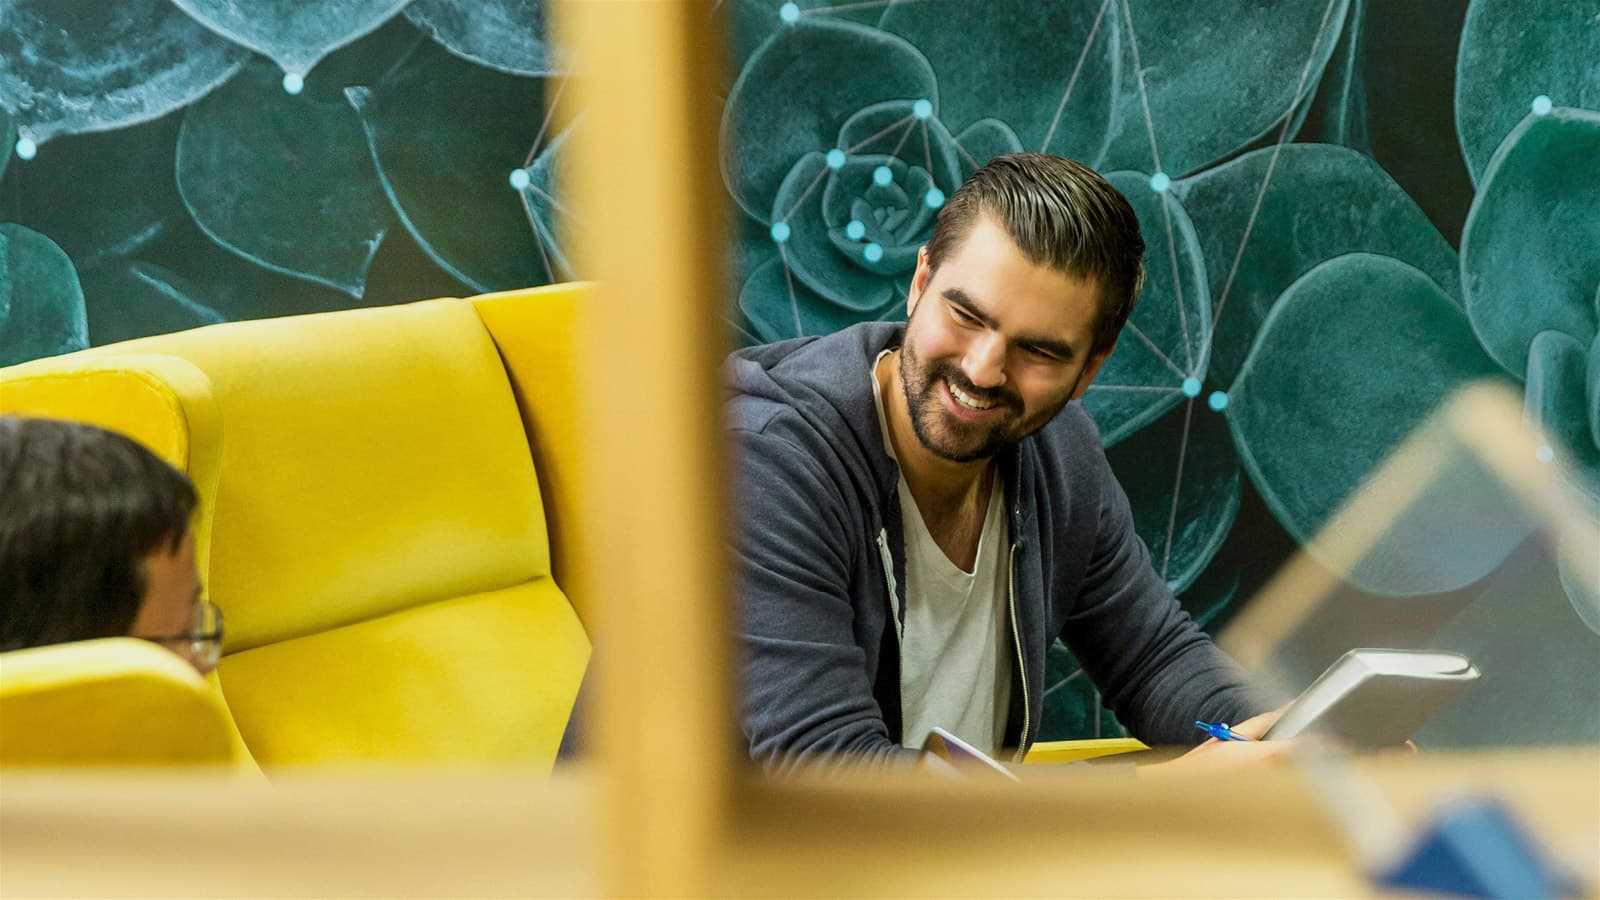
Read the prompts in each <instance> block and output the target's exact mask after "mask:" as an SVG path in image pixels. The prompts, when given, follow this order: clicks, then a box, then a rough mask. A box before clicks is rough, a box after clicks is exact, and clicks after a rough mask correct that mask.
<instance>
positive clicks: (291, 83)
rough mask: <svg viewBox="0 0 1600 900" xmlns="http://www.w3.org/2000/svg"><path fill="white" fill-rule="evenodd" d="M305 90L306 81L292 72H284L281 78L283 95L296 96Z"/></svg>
mask: <svg viewBox="0 0 1600 900" xmlns="http://www.w3.org/2000/svg"><path fill="white" fill-rule="evenodd" d="M305 89H306V80H305V79H304V78H301V77H300V76H299V75H296V74H295V73H293V72H285V73H284V76H283V90H284V92H285V93H289V94H298V93H300V92H301V91H303V90H305Z"/></svg>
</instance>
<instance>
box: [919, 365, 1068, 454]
mask: <svg viewBox="0 0 1600 900" xmlns="http://www.w3.org/2000/svg"><path fill="white" fill-rule="evenodd" d="M1080 377H1082V376H1081V375H1080ZM900 381H901V384H902V385H904V387H905V392H906V409H907V410H908V411H909V413H910V414H911V429H912V430H913V431H914V432H916V435H917V440H919V441H921V442H922V446H924V447H926V448H927V449H928V451H929V452H930V453H932V454H933V455H935V456H937V457H939V458H940V459H943V460H947V461H949V462H955V463H968V462H976V461H978V460H980V459H989V458H990V457H993V456H995V455H996V454H998V453H1000V452H1001V451H1004V450H1007V449H1010V448H1011V447H1014V446H1016V444H1017V443H1018V442H1019V441H1021V440H1022V439H1023V438H1026V437H1027V436H1028V435H1030V434H1033V433H1034V432H1035V431H1038V430H1039V429H1041V428H1043V427H1044V426H1045V425H1046V424H1047V423H1049V421H1050V420H1051V419H1053V418H1055V416H1056V413H1058V412H1060V411H1061V408H1062V407H1064V406H1066V404H1067V401H1068V400H1069V399H1071V397H1072V390H1069V391H1068V392H1067V394H1066V396H1065V397H1063V398H1061V400H1060V402H1059V403H1054V404H1051V405H1049V406H1047V407H1045V408H1044V409H1042V410H1040V414H1038V415H1035V416H1031V417H1028V416H1026V412H1027V410H1026V408H1025V406H1024V404H1023V402H1022V398H1021V397H1019V396H1017V395H1016V394H1015V393H1013V392H1011V391H1009V390H1006V389H1005V388H1003V387H1002V388H998V389H993V390H983V389H981V388H978V387H977V386H975V385H973V384H972V382H970V381H968V380H967V377H966V376H965V375H963V374H961V369H960V367H959V366H957V365H956V364H955V363H952V362H949V361H948V360H941V361H939V362H936V363H933V364H931V365H928V366H924V365H923V363H922V359H921V357H919V356H918V355H917V353H916V351H915V350H914V349H912V347H911V344H910V342H909V341H908V342H907V343H906V345H905V346H904V347H902V348H901V349H900ZM941 381H943V382H946V383H948V384H950V385H952V386H954V387H955V388H956V389H958V390H960V391H961V392H962V393H964V394H966V395H967V396H968V397H971V398H972V399H973V400H977V401H979V402H980V403H981V402H987V401H993V402H994V404H995V407H996V408H998V409H1000V410H1001V414H1000V415H999V416H997V417H995V420H994V421H992V422H964V421H962V420H960V419H958V418H956V417H955V416H953V415H951V414H950V413H949V412H948V411H947V410H945V409H944V401H943V400H941V399H940V397H939V383H940V382H941ZM1076 387H1077V384H1076V383H1074V385H1073V389H1074V390H1075V389H1076ZM957 402H960V401H957Z"/></svg>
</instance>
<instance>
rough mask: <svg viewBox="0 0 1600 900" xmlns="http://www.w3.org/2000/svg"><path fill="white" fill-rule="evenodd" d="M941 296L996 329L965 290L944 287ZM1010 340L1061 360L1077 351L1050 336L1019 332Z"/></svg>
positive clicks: (990, 318) (1074, 354)
mask: <svg viewBox="0 0 1600 900" xmlns="http://www.w3.org/2000/svg"><path fill="white" fill-rule="evenodd" d="M942 296H943V297H944V299H946V300H948V301H949V302H950V303H953V304H955V305H956V306H959V307H961V308H962V309H963V310H965V311H966V313H967V314H968V315H970V316H972V317H973V318H974V319H977V320H978V321H979V322H982V323H983V324H984V326H985V327H988V328H994V329H997V330H998V327H999V323H998V322H996V321H995V320H994V317H993V316H991V315H989V314H988V313H986V312H984V311H983V310H982V309H979V308H978V305H977V304H976V303H974V302H972V298H971V297H969V296H967V292H966V291H963V290H962V289H960V288H958V287H951V288H945V289H944V291H943V294H942ZM1012 342H1013V343H1017V344H1027V345H1028V346H1030V347H1034V348H1036V349H1039V350H1043V351H1044V352H1046V353H1048V354H1050V355H1051V356H1057V357H1060V358H1061V359H1063V360H1068V361H1070V360H1071V359H1072V358H1073V357H1075V356H1077V352H1076V351H1075V350H1073V349H1072V345H1070V344H1068V343H1067V342H1065V341H1060V340H1057V339H1055V338H1051V337H1043V336H1029V335H1025V334H1019V335H1014V336H1013V337H1012Z"/></svg>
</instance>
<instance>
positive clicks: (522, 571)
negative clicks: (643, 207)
mask: <svg viewBox="0 0 1600 900" xmlns="http://www.w3.org/2000/svg"><path fill="white" fill-rule="evenodd" d="M581 290H582V288H581V287H577V286H570V287H565V288H557V289H554V290H546V291H543V292H540V291H530V292H524V293H523V294H522V295H520V296H519V295H502V296H500V297H497V298H490V299H492V300H493V301H494V302H492V303H488V304H486V307H487V308H490V309H492V313H491V314H490V315H489V316H488V317H482V316H480V314H479V312H478V308H477V307H475V306H474V304H473V303H472V302H471V301H466V300H453V299H446V300H433V301H425V302H421V303H414V304H408V305H404V306H396V307H386V308H378V309H365V310H352V311H347V312H338V313H327V314H319V315H308V316H294V317H288V318H283V319H272V320H262V321H254V322H241V323H230V324H224V325H215V326H210V327H207V328H200V329H195V330H192V331H187V332H180V333H177V334H169V335H161V336H158V337H153V338H144V339H140V340H136V341H129V342H125V343H122V344H115V345H109V346H106V347H99V348H94V349H91V350H87V351H83V352H81V353H76V354H69V355H66V356H62V357H55V358H51V359H46V360H40V361H37V362H34V363H27V364H24V365H21V366H16V367H12V368H11V369H8V370H0V412H23V413H32V414H38V415H54V416H58V417H61V418H68V419H76V420H81V421H88V422H93V423H96V424H100V425H104V426H107V427H112V428H116V429H118V430H121V431H124V432H126V433H128V434H130V435H132V436H134V437H136V438H138V439H140V440H141V441H143V442H144V443H146V444H147V445H149V446H151V447H152V448H154V449H156V450H157V451H158V452H160V453H161V454H162V455H164V456H165V457H167V458H168V459H169V460H171V461H173V462H174V463H176V464H178V465H180V466H182V467H183V468H185V469H186V470H187V471H188V472H189V473H190V475H191V477H192V478H194V480H195V482H196V486H197V488H198V489H199V490H200V494H201V508H202V512H201V516H200V520H199V522H198V524H197V526H196V544H197V551H198V553H197V555H198V558H199V560H200V565H201V570H202V572H201V574H202V580H203V581H204V582H205V584H206V586H207V590H208V592H209V594H210V597H211V599H212V600H213V601H214V602H215V603H217V605H218V606H219V607H221V608H222V610H223V612H224V613H225V615H226V617H227V626H228V635H227V641H226V645H225V647H224V652H225V656H224V658H223V661H222V664H221V666H220V667H219V676H220V681H221V685H222V689H223V691H224V693H225V696H226V699H227V704H228V707H229V709H230V710H231V711H232V713H233V716H234V718H235V720H236V722H237V724H238V727H239V731H240V733H241V734H242V736H243V738H244V741H245V744H246V745H247V746H248V748H249V750H250V752H251V754H252V755H253V756H254V758H255V759H256V760H257V761H258V762H259V763H261V764H262V765H263V766H264V767H272V766H281V765H291V764H300V763H326V762H354V761H377V760H381V761H395V762H451V761H454V762H464V763H466V762H471V763H484V762H518V763H523V764H540V763H544V764H548V763H550V762H551V761H553V758H554V754H555V749H556V747H557V745H558V743H559V740H560V736H561V732H562V729H563V728H564V726H565V722H566V718H567V715H568V713H569V712H570V709H571V705H572V700H573V697H574V695H575V693H576V690H577V686H578V682H579V680H580V679H581V676H582V672H583V669H584V667H585V665H586V663H587V658H588V651H589V644H588V639H587V636H586V635H585V634H584V631H583V628H582V625H581V622H580V621H579V619H578V617H577V615H576V614H575V612H574V610H573V608H572V605H571V604H570V603H569V602H568V600H567V599H566V597H565V596H564V594H563V593H562V591H561V590H560V588H558V587H557V586H556V584H555V582H554V580H553V579H552V578H551V555H550V547H549V540H548V535H547V532H546V529H545V516H544V503H543V500H542V498H541V495H540V490H539V480H538V473H537V471H536V469H535V466H534V463H533V457H532V455H531V451H530V446H529V434H528V432H527V431H525V430H524V424H523V422H524V419H525V418H528V419H529V420H530V421H534V420H537V416H535V415H534V414H532V413H531V412H528V411H527V410H525V409H523V408H522V407H519V403H518V399H519V398H518V397H517V396H516V395H515V394H514V392H513V389H512V384H511V381H510V378H509V376H508V374H507V367H508V364H509V365H511V366H512V367H513V368H516V367H519V366H522V365H524V362H523V361H519V360H517V359H516V353H515V352H514V351H513V352H510V353H509V355H508V361H503V360H502V358H501V352H502V351H501V348H500V347H498V346H497V344H496V343H495V338H494V337H493V336H492V335H491V334H490V332H489V330H488V328H487V327H486V325H485V322H486V320H487V321H496V320H498V322H499V324H500V326H501V327H502V328H504V329H506V331H507V333H508V334H509V335H513V337H512V338H511V339H510V343H512V344H515V343H516V342H517V338H516V337H515V334H516V333H517V332H518V330H519V329H521V330H523V331H530V330H531V331H536V332H538V333H539V334H541V335H542V336H543V339H544V340H545V341H546V342H552V343H553V344H554V345H555V346H558V347H565V346H567V344H568V343H569V338H570V334H569V333H563V334H560V335H558V336H554V339H553V340H552V335H551V332H550V329H548V328H538V327H536V326H533V325H530V324H529V323H530V322H537V321H539V320H541V318H542V310H543V308H544V307H549V306H558V307H562V308H565V307H567V306H570V304H571V303H572V302H573V298H574V293H575V292H581ZM545 301H548V302H545ZM569 331H570V328H569ZM523 342H524V343H530V341H527V340H525V341H523ZM566 387H567V388H568V389H570V384H569V385H567V386H566ZM556 390H557V391H561V388H556ZM525 393H526V392H525ZM562 396H565V394H564V393H563V394H562ZM522 399H523V400H524V406H527V405H528V404H529V403H531V404H532V405H533V406H537V405H539V401H538V400H537V399H530V398H528V397H524V398H522ZM552 402H553V403H554V401H552ZM542 437H543V438H552V437H562V436H561V435H553V434H547V435H543V436H542ZM562 454H564V456H562ZM554 455H556V456H558V457H561V458H572V457H573V454H572V453H571V451H570V450H562V451H558V452H556V453H555V454H554ZM563 499H564V500H566V501H568V502H570V500H571V498H563Z"/></svg>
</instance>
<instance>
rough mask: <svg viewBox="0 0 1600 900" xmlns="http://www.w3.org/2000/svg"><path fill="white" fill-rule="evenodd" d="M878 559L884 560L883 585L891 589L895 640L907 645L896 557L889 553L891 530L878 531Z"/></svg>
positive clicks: (891, 612)
mask: <svg viewBox="0 0 1600 900" xmlns="http://www.w3.org/2000/svg"><path fill="white" fill-rule="evenodd" d="M878 557H879V559H881V560H883V583H884V584H885V585H887V586H888V588H889V617H890V618H892V619H894V639H895V643H896V644H897V645H902V648H903V645H904V643H905V633H904V629H905V626H903V625H902V624H901V623H900V589H899V586H898V585H897V584H896V583H895V580H894V555H893V554H891V553H890V552H889V530H888V529H887V528H880V529H878Z"/></svg>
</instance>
